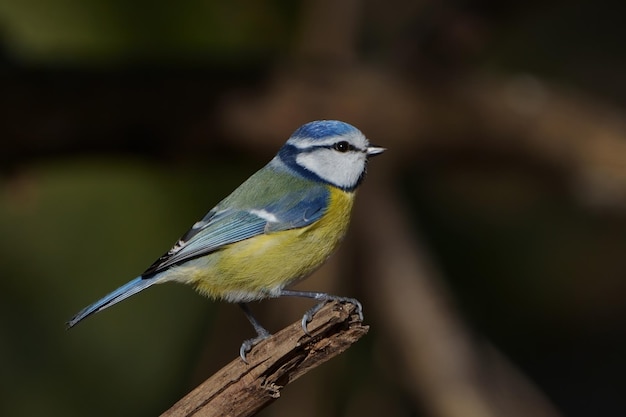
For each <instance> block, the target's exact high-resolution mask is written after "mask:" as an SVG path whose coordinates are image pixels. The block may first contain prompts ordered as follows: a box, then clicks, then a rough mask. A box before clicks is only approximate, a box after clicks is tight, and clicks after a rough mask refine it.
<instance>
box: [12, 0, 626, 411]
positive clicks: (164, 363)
mask: <svg viewBox="0 0 626 417" xmlns="http://www.w3.org/2000/svg"><path fill="white" fill-rule="evenodd" d="M625 13H626V5H624V3H623V2H619V1H609V0H605V1H594V2H592V1H588V0H587V1H580V0H578V1H577V0H574V1H554V0H553V1H542V2H539V1H524V2H521V1H516V2H505V3H502V2H496V1H438V2H435V1H428V0H427V1H421V2H411V1H403V0H395V1H385V2H383V1H373V0H363V1H358V0H346V1H332V0H322V1H314V0H308V1H300V2H292V1H284V0H283V1H279V0H275V1H256V0H241V1H215V2H211V1H199V0H183V1H178V2H168V1H145V0H134V1H126V0H124V1H122V0H115V1H112V0H90V1H78V0H75V1H71V0H65V1H57V2H46V1H42V0H29V1H23V0H0V271H1V272H0V297H1V298H0V300H1V301H0V309H1V313H2V314H0V358H2V359H0V361H1V362H0V384H1V385H0V414H2V415H6V416H18V415H19V416H22V415H24V416H31V415H32V416H35V415H50V416H53V415H59V416H84V415H90V416H100V415H101V416H110V415H128V416H149V415H158V414H159V413H160V412H162V411H164V410H166V409H167V408H169V407H170V406H171V405H172V404H173V403H174V402H175V401H176V400H177V399H179V398H180V397H181V396H183V395H184V394H185V393H187V392H188V391H189V390H190V389H192V388H193V387H195V386H196V385H197V384H198V383H200V382H201V381H203V380H204V379H205V378H206V377H208V376H209V375H211V374H212V373H213V372H214V371H215V370H217V369H219V368H221V367H222V366H224V365H225V364H226V363H228V362H229V361H230V360H232V359H234V358H236V356H237V353H238V348H239V345H240V343H241V341H242V340H244V339H246V338H249V337H251V335H252V334H253V332H252V329H251V328H250V327H249V325H248V324H247V322H246V320H245V318H244V316H243V315H242V314H241V313H240V312H239V311H238V309H237V307H236V306H232V305H229V304H226V303H222V302H211V301H209V300H206V299H204V298H202V297H200V296H198V295H197V294H195V293H194V292H193V291H192V290H191V289H190V288H186V287H184V286H181V285H174V284H167V285H163V286H157V287H153V288H151V289H150V290H149V291H146V292H145V293H144V294H141V295H139V296H137V297H133V299H131V300H129V301H127V302H125V303H122V304H120V305H118V306H115V308H112V309H110V310H107V311H106V312H104V313H101V314H98V315H97V316H95V317H94V318H91V319H89V320H88V321H86V322H85V323H82V324H81V325H80V326H78V327H77V328H75V329H72V330H71V331H67V332H66V331H65V329H64V323H65V321H66V320H67V319H69V318H70V317H71V316H72V315H73V314H74V313H75V312H77V311H78V310H79V309H81V308H82V307H84V306H85V305H87V304H89V303H90V302H92V301H95V300H96V299H97V298H99V297H101V296H103V295H105V294H106V293H108V292H109V291H111V290H113V289H114V288H117V286H119V285H121V284H123V283H124V282H126V281H128V280H130V279H131V278H132V277H134V276H136V275H137V274H139V273H141V272H142V271H143V270H144V269H145V268H146V267H147V266H148V265H150V263H151V262H152V261H153V260H154V259H155V258H156V257H158V256H159V255H160V254H161V253H162V252H164V251H165V250H167V249H168V248H169V247H170V246H171V244H172V243H173V242H174V241H175V240H176V239H177V238H178V237H179V236H180V235H181V234H182V233H183V232H184V231H185V230H186V229H187V228H188V227H189V226H190V225H192V224H193V223H194V222H195V221H196V220H197V219H199V218H200V217H201V216H203V215H204V213H205V212H206V211H208V209H210V208H211V207H212V206H213V205H214V204H216V203H217V202H218V201H219V200H220V199H221V198H223V197H224V196H225V195H227V194H228V193H229V192H230V190H232V189H233V188H234V187H236V186H237V185H238V184H239V183H240V182H241V181H243V180H244V179H245V178H246V177H248V176H249V175H250V174H251V173H253V172H254V171H255V170H256V169H258V168H260V167H261V166H262V165H263V164H265V163H266V162H267V161H268V160H269V159H270V158H271V157H272V155H273V154H274V153H275V152H276V150H277V149H278V148H279V147H280V145H281V144H282V143H283V142H284V141H285V140H286V139H287V138H288V136H289V135H290V134H291V132H293V130H295V129H296V128H297V127H298V126H299V125H301V124H302V123H305V122H308V121H311V120H316V119H323V118H330V119H340V120H344V121H346V122H349V123H351V124H354V125H355V126H357V127H358V128H360V129H361V130H362V131H363V132H364V133H365V134H366V135H367V136H368V137H369V138H370V140H371V141H372V142H373V143H375V144H377V145H381V146H385V147H387V148H389V151H388V152H387V153H386V154H384V155H383V156H381V157H380V158H376V160H374V161H372V162H371V164H370V167H369V171H370V172H369V177H368V180H367V181H366V182H365V184H364V186H363V190H362V194H363V195H362V196H359V197H362V198H359V199H357V213H356V215H357V216H356V219H355V221H354V223H353V225H352V227H351V231H350V234H349V237H348V238H347V240H346V242H345V243H344V245H343V246H342V249H341V250H340V252H339V254H338V255H336V256H335V257H333V258H332V260H331V261H330V263H329V265H327V266H325V267H324V268H322V269H321V270H320V271H319V272H318V273H316V274H315V275H314V276H313V277H311V278H310V279H309V280H307V281H305V282H303V283H302V284H300V287H301V288H303V289H311V290H326V291H331V292H334V293H338V294H345V295H351V296H355V297H358V298H359V299H360V300H361V301H362V302H363V305H364V310H365V316H366V321H367V322H368V323H369V324H371V326H372V329H371V331H370V334H369V335H368V336H367V337H366V338H364V339H363V340H362V341H360V342H359V343H358V344H357V345H356V346H354V347H352V348H351V349H350V350H349V351H347V352H346V353H345V354H343V355H342V356H341V357H340V358H337V359H335V360H333V361H331V362H330V363H328V364H326V365H324V366H323V367H322V368H320V369H318V370H316V371H315V372H312V373H311V374H308V375H306V376H305V377H304V378H302V379H301V380H299V381H297V382H296V383H295V384H293V386H290V387H288V388H287V389H286V390H285V391H284V392H283V394H282V398H281V399H280V400H278V401H277V402H276V403H275V404H273V405H271V406H270V407H269V408H267V409H266V410H265V411H263V415H266V416H283V415H285V416H292V415H298V416H309V415H310V416H320V415H324V416H357V415H359V416H380V415H384V414H387V415H393V416H438V417H456V416H459V417H461V416H462V417H472V416H507V417H510V416H516V415H533V416H544V415H545V416H559V415H561V416H573V417H577V416H623V415H626V400H625V399H624V398H625V395H626V382H625V381H626V379H625V378H624V374H625V373H626V355H624V352H625V351H626V331H625V325H626V303H624V298H625V296H626V255H625V254H626V216H625V215H624V209H625V208H626V121H625V120H626V118H625V115H626V114H625V113H624V106H625V104H626V76H624V74H625V73H626V49H625V48H624V40H625V39H626V26H625V25H624V23H623V16H624V14H625ZM381 204H382V206H381ZM388 221H389V222H391V223H389V224H388ZM394 222H395V223H394ZM405 267H406V268H405ZM385 271H387V272H385ZM387 273H388V275H386V274H387ZM396 280H400V281H396ZM402 280H403V281H402ZM413 286H415V293H414V294H415V295H414V296H413V293H412V292H411V288H413ZM394 294H395V295H397V297H395V298H394ZM411 297H413V298H411ZM308 306H309V303H307V302H306V301H303V300H296V301H294V300H270V301H264V302H262V303H259V304H256V303H255V304H254V305H253V306H252V307H253V309H254V310H255V311H256V312H258V314H259V316H260V318H261V320H262V322H263V323H264V324H265V325H266V326H267V327H268V328H269V329H270V330H272V331H276V330H278V329H280V328H281V327H282V326H284V325H286V324H288V323H291V322H294V321H296V320H299V318H300V317H301V314H302V313H303V312H304V311H305V310H306V309H307V308H308ZM401 308H402V309H403V310H401ZM394 312H395V313H394ZM394 314H398V315H395V316H394ZM383 413H384V414H383Z"/></svg>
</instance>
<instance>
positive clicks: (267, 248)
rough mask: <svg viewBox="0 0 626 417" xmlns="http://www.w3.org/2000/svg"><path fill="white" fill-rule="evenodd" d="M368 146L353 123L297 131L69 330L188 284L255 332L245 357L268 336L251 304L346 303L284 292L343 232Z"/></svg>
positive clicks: (318, 125) (377, 149) (322, 258)
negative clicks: (151, 293)
mask: <svg viewBox="0 0 626 417" xmlns="http://www.w3.org/2000/svg"><path fill="white" fill-rule="evenodd" d="M384 151H385V149H384V148H381V147H377V146H372V145H370V143H369V142H368V140H367V139H366V137H365V136H364V135H363V134H362V133H361V132H360V131H359V130H358V129H357V128H355V127H354V126H351V125H349V124H347V123H344V122H340V121H336V120H322V121H315V122H310V123H307V124H305V125H303V126H301V127H300V128H298V129H297V130H296V131H295V132H294V133H293V134H292V135H291V137H290V138H289V140H287V142H286V143H285V144H284V145H283V147H282V148H280V150H279V151H278V154H277V155H276V156H275V157H274V158H273V159H272V160H271V161H270V162H269V163H268V164H267V165H266V166H265V167H263V168H261V169H260V170H259V171H258V172H256V173H255V174H253V175H252V176H251V177H250V178H248V179H247V180H246V181H245V182H244V183H243V184H241V185H240V186H239V187H238V188H237V189H235V191H233V192H232V194H230V195H229V196H228V197H226V198H225V199H224V200H222V201H221V202H220V203H218V204H217V205H216V206H215V207H214V208H213V209H212V210H211V211H209V212H208V213H207V215H206V216H204V218H202V219H201V220H200V221H198V222H196V223H195V224H194V225H193V226H192V227H191V229H189V231H187V233H185V234H184V235H183V236H182V237H181V238H180V239H179V240H178V241H177V242H176V244H175V245H174V246H173V247H172V248H171V249H170V250H169V251H167V253H165V254H164V255H163V256H161V257H160V258H159V259H157V260H156V261H155V262H154V263H153V264H152V265H151V266H150V267H149V268H148V269H147V270H146V271H145V272H144V273H143V274H141V275H140V276H138V277H137V278H135V279H133V280H132V281H130V282H128V283H127V284H125V285H122V286H121V287H120V288H118V289H116V290H115V291H113V292H112V293H110V294H108V295H107V296H105V297H104V298H102V299H100V300H98V301H96V302H95V303H93V304H91V305H89V306H88V307H86V308H84V309H83V310H82V311H80V312H79V313H78V314H76V315H75V316H74V317H73V318H72V319H71V320H70V321H69V322H68V323H67V326H68V328H70V327H73V326H75V325H76V324H77V323H79V322H80V321H81V320H83V319H85V318H87V317H89V316H91V315H92V314H95V313H97V312H99V311H102V310H104V309H105V308H108V307H111V306H112V305H113V304H116V303H118V302H120V301H122V300H125V299H126V298H128V297H130V296H132V295H134V294H137V293H138V292H140V291H143V290H145V289H146V288H148V287H150V286H152V285H154V284H161V283H164V282H169V281H175V282H180V283H184V284H190V285H192V286H193V287H195V289H196V290H197V291H198V292H200V293H201V294H203V295H205V296H208V297H210V298H212V299H222V300H226V301H229V302H233V303H238V304H239V305H240V306H241V308H242V309H243V311H244V313H245V314H246V317H247V318H248V320H249V321H250V323H251V324H252V326H253V327H254V329H255V330H256V332H257V337H255V338H253V339H250V340H246V341H245V342H244V343H243V344H242V346H241V349H240V355H241V357H242V359H243V360H244V361H245V355H246V353H247V352H248V351H249V350H250V349H251V348H252V347H253V346H254V345H255V344H256V343H257V342H259V341H261V340H263V339H264V338H266V337H268V336H269V333H268V331H267V330H265V329H264V328H263V327H262V326H261V325H260V324H259V322H258V321H257V320H256V319H255V318H254V317H253V316H252V314H251V312H250V309H249V308H248V306H247V304H246V303H248V302H250V301H254V300H261V299H265V298H274V297H282V296H297V297H308V298H312V299H315V300H318V301H319V303H318V304H317V305H316V306H314V307H313V308H311V309H310V310H309V311H307V312H306V314H305V315H304V317H303V318H302V327H303V329H304V331H305V332H306V331H307V329H306V327H307V323H308V322H309V321H310V319H311V317H312V316H313V315H314V314H315V313H316V312H317V311H318V310H319V309H320V308H321V307H322V305H323V304H324V303H325V302H327V301H330V300H339V301H342V302H349V303H353V304H355V305H356V306H357V308H358V312H359V315H360V316H361V319H362V308H361V304H360V303H359V302H358V301H357V300H356V299H353V298H345V297H338V296H334V295H330V294H325V293H320V292H305V291H294V290H289V289H286V287H287V286H289V285H290V284H293V283H295V282H297V281H299V280H301V279H303V278H305V277H306V276H308V275H309V274H311V273H312V272H313V271H314V270H315V269H316V268H318V267H319V266H320V265H321V264H322V263H324V261H325V260H326V259H327V258H328V257H329V256H330V254H331V253H332V252H333V250H334V249H335V248H336V247H337V245H338V244H339V242H340V241H341V240H342V238H343V237H344V235H345V233H346V230H347V228H348V224H349V220H350V214H351V209H352V204H353V201H354V196H355V191H356V189H357V188H358V186H359V185H360V184H361V182H362V181H363V179H364V177H365V172H366V167H367V161H368V157H370V156H374V155H378V154H380V153H382V152H384Z"/></svg>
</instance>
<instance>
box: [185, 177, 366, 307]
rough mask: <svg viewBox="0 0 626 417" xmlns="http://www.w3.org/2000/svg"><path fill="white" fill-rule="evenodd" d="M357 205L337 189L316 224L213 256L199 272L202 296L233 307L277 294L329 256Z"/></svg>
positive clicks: (349, 194)
mask: <svg viewBox="0 0 626 417" xmlns="http://www.w3.org/2000/svg"><path fill="white" fill-rule="evenodd" d="M353 201H354V193H353V192H345V191H342V190H340V189H338V188H334V187H332V188H331V191H330V197H329V204H328V207H327V209H326V211H325V213H324V215H323V216H322V218H321V219H319V220H318V221H316V222H315V223H312V224H310V225H308V226H305V227H302V228H297V229H289V230H284V231H278V232H273V233H268V234H263V235H259V236H255V237H253V238H250V239H247V240H244V241H241V242H237V243H234V244H231V245H229V246H227V247H225V248H224V249H222V250H220V251H218V252H216V253H215V254H212V255H211V259H207V262H209V263H210V265H208V264H207V268H205V269H203V268H198V269H197V270H196V272H195V273H194V279H193V281H194V283H195V285H196V287H197V289H198V291H200V292H201V293H204V294H206V295H208V296H210V297H213V298H223V299H226V300H228V301H232V302H241V301H251V300H255V299H261V298H266V297H270V296H272V295H276V294H277V293H278V292H279V291H280V290H281V289H282V288H284V287H285V286H286V285H288V284H289V283H291V282H293V281H296V280H298V279H301V278H304V277H306V276H307V275H309V274H310V273H311V272H313V271H314V270H315V269H316V268H317V267H319V266H320V265H321V264H322V263H323V262H324V261H325V260H326V259H327V258H328V257H329V256H330V254H331V253H332V252H333V250H334V249H335V248H336V247H337V245H338V244H339V242H340V241H341V240H342V238H343V237H344V236H345V233H346V231H347V229H348V225H349V222H350V213H351V210H352V203H353Z"/></svg>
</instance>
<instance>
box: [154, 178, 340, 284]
mask: <svg viewBox="0 0 626 417" xmlns="http://www.w3.org/2000/svg"><path fill="white" fill-rule="evenodd" d="M328 199H329V191H328V189H327V188H326V187H324V186H315V187H307V189H304V190H299V191H296V192H292V193H289V194H286V195H285V196H283V197H282V198H280V199H278V200H276V201H274V202H272V203H270V204H266V205H260V206H258V207H246V208H221V207H220V205H218V206H217V207H216V208H215V209H213V210H211V211H210V212H209V213H208V214H207V215H206V216H205V217H204V218H203V219H202V220H201V221H199V222H197V223H196V224H194V225H193V227H192V228H191V229H190V230H189V231H188V232H187V233H185V234H184V235H183V237H181V238H180V239H179V240H178V242H176V244H175V245H174V247H172V249H170V250H169V251H168V252H167V253H165V254H164V255H163V256H161V257H160V258H159V259H158V260H157V261H156V262H154V263H153V264H152V265H151V266H150V267H149V268H148V269H147V270H146V271H145V272H144V273H143V274H142V276H143V277H147V276H150V275H152V274H155V273H158V272H160V271H163V270H164V269H166V268H168V267H170V266H172V265H176V264H180V263H182V262H184V261H187V260H189V259H193V258H197V257H199V256H202V255H206V254H208V253H211V252H214V251H216V250H218V249H220V248H221V247H223V246H226V245H229V244H231V243H235V242H239V241H242V240H245V239H249V238H251V237H254V236H258V235H260V234H264V233H266V234H269V233H274V232H277V231H281V230H289V229H295V228H299V227H304V226H307V225H309V224H312V223H314V222H315V221H317V220H319V219H320V218H321V217H322V215H323V214H324V212H325V211H326V207H327V205H328Z"/></svg>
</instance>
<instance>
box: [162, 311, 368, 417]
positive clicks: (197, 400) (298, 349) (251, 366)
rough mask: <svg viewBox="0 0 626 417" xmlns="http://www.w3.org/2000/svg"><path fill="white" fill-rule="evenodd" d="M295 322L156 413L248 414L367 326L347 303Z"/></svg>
mask: <svg viewBox="0 0 626 417" xmlns="http://www.w3.org/2000/svg"><path fill="white" fill-rule="evenodd" d="M308 330H309V333H310V336H307V335H305V334H304V333H303V331H302V326H301V324H300V321H298V322H296V323H293V324H291V325H290V326H288V327H286V328H284V329H283V330H281V331H280V332H278V333H276V334H274V335H272V336H271V337H269V338H268V339H266V340H264V341H263V342H261V343H259V344H258V345H257V346H255V347H254V348H253V349H252V351H251V352H250V353H249V354H248V356H247V357H246V359H247V360H248V362H249V363H248V364H245V363H244V362H243V361H242V360H241V359H240V358H237V359H235V360H234V361H232V362H231V363H229V364H228V365H226V366H225V367H224V368H222V369H221V370H220V371H218V372H217V373H215V374H214V375H213V376H211V377H210V378H209V379H207V380H206V381H204V382H203V383H202V384H200V385H199V386H198V387H196V388H195V389H194V390H193V391H191V392H190V393H189V394H187V395H186V396H185V397H184V398H182V399H181V400H180V401H178V402H177V403H176V404H174V406H172V408H170V409H169V410H167V411H166V412H165V413H163V414H162V415H161V416H162V417H183V416H185V417H189V416H225V415H227V416H250V415H253V414H255V413H257V412H258V411H259V410H261V409H262V408H264V407H266V406H267V405H269V404H270V403H271V402H273V401H274V400H276V399H277V398H279V397H280V392H281V390H282V389H283V388H284V387H285V386H286V385H287V384H288V383H290V382H291V381H294V380H296V379H297V378H299V377H300V376H302V375H304V374H305V373H307V372H308V371H310V370H311V369H313V368H315V367H317V366H319V365H321V364H322V363H324V362H326V361H327V360H329V359H331V358H333V357H335V356H337V355H339V354H340V353H342V352H343V351H345V350H346V349H348V348H349V347H350V346H351V345H352V344H353V343H354V342H356V341H357V340H359V339H360V338H361V337H362V336H364V335H365V334H366V333H367V331H368V330H369V326H364V325H362V324H361V323H360V322H359V317H358V314H356V307H355V306H354V305H352V304H342V303H339V302H331V303H328V304H327V305H325V306H324V307H323V308H322V309H321V310H320V311H319V312H318V313H317V314H315V316H314V317H313V320H312V321H311V322H310V323H309V325H308Z"/></svg>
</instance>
